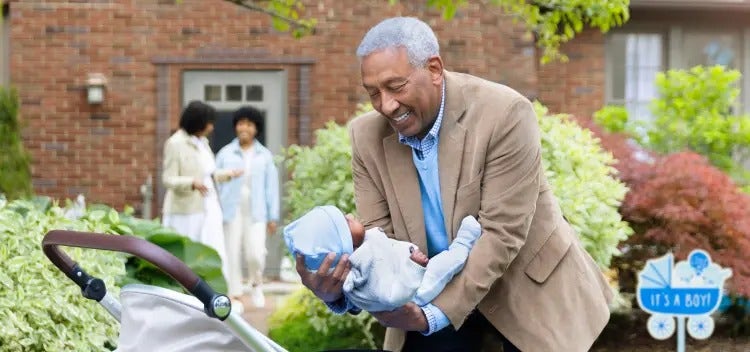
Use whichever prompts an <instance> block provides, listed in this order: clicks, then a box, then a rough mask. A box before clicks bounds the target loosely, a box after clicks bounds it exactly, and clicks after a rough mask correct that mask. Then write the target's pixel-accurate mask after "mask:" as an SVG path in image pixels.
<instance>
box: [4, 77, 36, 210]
mask: <svg viewBox="0 0 750 352" xmlns="http://www.w3.org/2000/svg"><path fill="white" fill-rule="evenodd" d="M30 160H31V158H30V157H29V154H28V153H27V152H26V149H24V147H23V143H22V141H21V124H20V122H19V121H18V95H17V94H16V92H15V90H13V89H6V88H3V87H0V193H2V194H5V196H6V197H7V198H8V199H16V198H22V197H26V196H29V195H31V168H30V167H29V163H30Z"/></svg>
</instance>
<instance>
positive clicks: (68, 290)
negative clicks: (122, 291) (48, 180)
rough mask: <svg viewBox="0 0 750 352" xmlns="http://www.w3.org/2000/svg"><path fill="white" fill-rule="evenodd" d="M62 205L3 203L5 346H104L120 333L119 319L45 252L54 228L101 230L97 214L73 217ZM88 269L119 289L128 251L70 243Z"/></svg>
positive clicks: (0, 245) (1, 332) (0, 346)
mask: <svg viewBox="0 0 750 352" xmlns="http://www.w3.org/2000/svg"><path fill="white" fill-rule="evenodd" d="M63 213H64V211H63V209H62V208H60V207H59V206H57V205H54V204H53V205H51V206H49V207H45V206H44V205H42V206H39V205H35V204H34V203H33V202H31V201H27V200H16V201H13V202H10V203H8V204H6V205H5V206H4V207H2V208H0V263H2V270H0V321H2V322H3V323H2V324H0V351H14V352H18V351H102V350H106V349H105V346H112V345H114V344H115V342H116V339H117V331H118V324H117V321H116V320H115V319H113V318H112V317H110V316H109V313H107V312H106V311H105V310H104V309H103V308H102V307H100V306H99V305H98V304H96V303H95V302H93V301H90V300H87V299H85V298H83V297H82V296H81V290H80V289H79V288H78V286H76V285H75V284H74V283H73V282H71V281H70V279H68V278H67V277H66V276H65V275H64V274H63V273H62V272H60V271H59V270H58V269H57V268H56V267H55V266H54V265H53V264H52V263H51V262H50V261H49V260H48V259H47V258H46V257H45V256H44V254H43V252H42V249H41V243H42V237H43V236H44V234H46V233H47V232H48V231H50V230H53V229H69V230H78V231H94V232H101V231H104V230H105V229H106V228H108V227H109V225H108V224H104V223H103V222H101V221H97V220H95V219H79V220H70V219H66V218H65V217H63ZM65 251H66V253H68V254H69V255H70V257H71V258H73V259H74V260H76V261H77V262H79V263H80V264H81V267H82V268H84V270H86V271H87V272H88V273H89V274H91V275H94V276H97V277H99V278H101V279H103V280H104V281H105V282H106V284H107V288H108V290H111V291H112V292H113V293H114V294H118V292H119V290H118V288H117V286H115V285H114V282H115V279H117V278H118V277H119V276H121V275H123V274H125V268H124V265H123V264H124V261H125V258H124V256H123V255H119V254H117V253H113V252H107V251H96V250H90V249H85V250H84V249H78V248H66V249H65Z"/></svg>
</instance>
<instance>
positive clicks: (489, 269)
mask: <svg viewBox="0 0 750 352" xmlns="http://www.w3.org/2000/svg"><path fill="white" fill-rule="evenodd" d="M504 114H505V116H504V117H502V118H497V119H492V121H496V124H495V126H493V127H492V128H493V131H492V135H491V137H490V140H489V143H488V145H487V152H486V159H485V161H484V173H483V176H482V179H481V182H480V183H479V185H480V186H479V187H480V199H481V200H480V207H479V219H480V223H481V224H482V236H481V237H479V239H478V240H477V242H476V244H475V245H474V248H473V249H472V250H471V252H470V254H469V258H468V259H467V262H466V265H465V267H464V269H463V270H462V271H461V273H459V275H457V276H456V277H454V279H453V280H452V281H451V282H450V283H449V284H448V286H446V288H445V290H443V292H442V293H441V294H440V295H439V296H438V297H437V298H435V300H434V301H433V302H432V303H433V304H434V305H435V306H437V307H438V308H439V309H440V310H442V311H443V312H444V313H445V314H446V315H447V316H448V318H449V319H450V321H451V323H452V324H453V326H454V327H455V328H456V329H458V328H459V327H460V326H461V324H463V322H464V320H465V319H466V317H467V316H468V315H469V313H470V312H471V311H472V310H473V309H474V308H475V307H476V306H477V305H478V304H479V302H480V301H481V300H482V299H483V298H484V296H485V295H486V294H487V292H489V290H490V288H491V287H492V285H493V284H494V283H495V281H496V280H498V279H499V278H500V277H501V276H503V274H504V273H505V271H506V270H507V269H508V266H509V265H510V263H511V262H512V261H513V259H514V258H515V257H516V255H517V254H518V252H519V251H520V249H521V247H523V245H524V243H525V242H526V236H527V235H528V232H529V228H530V225H531V220H532V218H533V217H534V212H535V210H536V202H537V198H538V197H539V187H540V173H541V172H543V171H542V168H541V141H540V139H539V138H540V134H539V127H538V123H537V119H536V114H535V112H534V108H533V106H532V105H531V103H530V102H529V101H528V100H527V99H525V98H518V99H516V100H515V101H514V102H513V103H512V104H511V105H510V106H509V107H508V109H507V110H506V111H505V112H504ZM475 128H481V127H475ZM456 297H461V299H459V300H457V299H456Z"/></svg>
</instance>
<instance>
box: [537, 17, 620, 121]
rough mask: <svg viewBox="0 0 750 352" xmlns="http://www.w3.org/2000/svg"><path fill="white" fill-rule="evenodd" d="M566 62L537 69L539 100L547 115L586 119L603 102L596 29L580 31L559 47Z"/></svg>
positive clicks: (600, 37)
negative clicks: (543, 105)
mask: <svg viewBox="0 0 750 352" xmlns="http://www.w3.org/2000/svg"><path fill="white" fill-rule="evenodd" d="M562 51H563V52H564V53H565V54H566V55H567V56H568V58H569V61H568V62H567V63H560V62H555V63H549V64H546V65H540V67H539V71H538V72H539V100H540V101H541V102H542V103H544V104H545V105H547V107H548V108H549V109H550V112H553V113H558V112H563V113H569V114H572V115H574V116H576V117H580V118H588V117H591V115H592V114H593V113H594V112H595V111H597V110H599V109H601V108H602V106H604V102H605V82H606V78H605V66H604V65H605V45H604V35H603V34H602V33H601V32H600V31H598V30H592V29H588V30H584V31H583V32H582V33H581V34H579V35H578V37H576V38H575V39H574V40H573V41H571V42H570V43H568V44H567V45H565V46H563V48H562Z"/></svg>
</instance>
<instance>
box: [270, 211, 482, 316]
mask: <svg viewBox="0 0 750 352" xmlns="http://www.w3.org/2000/svg"><path fill="white" fill-rule="evenodd" d="M481 232H482V228H481V225H479V222H477V220H476V219H475V218H474V217H472V216H467V217H465V218H464V219H463V221H462V222H461V227H460V228H459V230H458V232H457V234H456V239H455V240H453V242H452V243H451V245H450V246H449V247H448V249H447V250H445V251H443V252H441V253H439V254H437V255H435V256H434V257H432V258H430V259H428V258H427V256H426V255H425V254H424V253H422V252H421V251H420V250H419V248H417V247H416V246H415V245H414V244H412V243H409V242H403V241H397V240H394V239H391V238H388V237H387V236H386V235H385V233H384V232H383V230H381V229H379V228H371V229H368V230H366V231H365V229H364V226H362V224H361V223H360V222H359V221H357V220H356V219H354V217H353V216H350V215H346V216H344V214H343V213H342V212H341V210H339V209H338V208H336V207H334V206H330V205H328V206H320V207H315V208H314V209H313V210H311V211H310V212H308V213H307V214H305V215H303V216H302V217H300V218H299V219H297V220H295V221H294V222H292V223H291V224H289V225H288V226H286V227H285V228H284V241H285V242H286V245H287V247H289V252H290V253H294V254H301V255H302V256H303V257H304V259H305V260H304V262H305V266H306V268H307V270H310V271H316V270H317V269H318V268H319V267H320V264H321V263H322V261H323V258H325V256H326V255H328V253H336V254H337V258H336V260H335V261H334V264H332V265H331V268H333V267H334V265H335V262H338V257H340V256H341V255H342V254H351V256H350V257H349V262H350V263H351V271H350V272H349V274H348V275H347V276H346V279H345V281H344V287H343V290H344V296H345V297H346V298H347V300H346V301H347V304H349V305H351V306H350V307H347V310H349V309H351V308H355V307H356V308H359V309H363V310H366V311H368V312H380V311H392V310H394V309H397V308H399V307H401V306H403V305H404V304H406V303H407V302H409V301H412V302H414V303H416V304H417V305H419V306H422V305H425V304H427V303H429V302H431V301H432V299H434V298H435V297H436V296H437V295H438V294H440V292H442V291H443V288H445V285H447V284H448V282H449V281H450V280H451V279H452V278H453V276H454V275H456V274H457V273H458V272H460V271H461V269H462V268H463V266H464V263H465V262H466V259H467V258H468V256H469V251H471V248H472V247H473V246H474V243H475V242H476V240H477V238H479V236H480V235H481ZM310 234H315V235H310Z"/></svg>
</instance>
